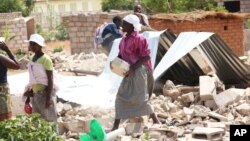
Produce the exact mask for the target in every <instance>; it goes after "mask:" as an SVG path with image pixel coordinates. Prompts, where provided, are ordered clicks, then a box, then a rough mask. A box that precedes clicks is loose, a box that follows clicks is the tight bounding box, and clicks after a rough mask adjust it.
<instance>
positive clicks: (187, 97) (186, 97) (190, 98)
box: [181, 92, 194, 103]
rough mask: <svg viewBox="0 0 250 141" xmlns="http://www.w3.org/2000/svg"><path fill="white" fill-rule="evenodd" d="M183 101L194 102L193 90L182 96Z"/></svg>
mask: <svg viewBox="0 0 250 141" xmlns="http://www.w3.org/2000/svg"><path fill="white" fill-rule="evenodd" d="M181 101H182V102H185V103H187V102H193V101H194V93H193V92H190V93H187V94H183V95H182V96H181Z"/></svg>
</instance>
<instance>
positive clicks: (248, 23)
mask: <svg viewBox="0 0 250 141" xmlns="http://www.w3.org/2000/svg"><path fill="white" fill-rule="evenodd" d="M246 27H247V28H248V29H250V19H248V20H247V21H246Z"/></svg>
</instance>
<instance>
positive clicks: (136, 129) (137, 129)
mask: <svg viewBox="0 0 250 141" xmlns="http://www.w3.org/2000/svg"><path fill="white" fill-rule="evenodd" d="M143 128H144V124H143V123H127V124H126V126H125V130H126V135H132V134H133V133H142V132H143Z"/></svg>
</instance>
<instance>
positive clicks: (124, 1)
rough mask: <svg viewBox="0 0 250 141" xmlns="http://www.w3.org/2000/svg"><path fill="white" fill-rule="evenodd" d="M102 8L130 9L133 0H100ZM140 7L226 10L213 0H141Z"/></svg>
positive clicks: (175, 10) (152, 10) (151, 10)
mask: <svg viewBox="0 0 250 141" xmlns="http://www.w3.org/2000/svg"><path fill="white" fill-rule="evenodd" d="M101 4H102V10H103V11H110V10H111V9H116V10H132V9H133V7H134V4H135V2H134V0H102V3H101ZM141 5H142V7H143V8H144V9H145V11H146V13H151V14H155V13H164V12H168V13H179V12H189V11H194V10H206V11H209V10H213V11H226V10H225V8H224V7H222V6H218V4H217V3H216V2H215V1H214V0H142V1H141Z"/></svg>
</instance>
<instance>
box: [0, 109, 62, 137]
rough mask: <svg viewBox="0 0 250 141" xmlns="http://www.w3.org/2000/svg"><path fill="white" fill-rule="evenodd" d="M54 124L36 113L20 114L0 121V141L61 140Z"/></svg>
mask: <svg viewBox="0 0 250 141" xmlns="http://www.w3.org/2000/svg"><path fill="white" fill-rule="evenodd" d="M54 126H55V123H49V122H47V121H45V120H43V119H41V118H40V116H39V115H38V114H32V115H20V116H17V117H16V118H15V119H13V120H6V121H1V122H0V141H62V139H61V138H60V136H59V135H58V134H57V133H56V132H55V131H54V130H53V127H54Z"/></svg>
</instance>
